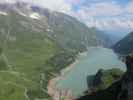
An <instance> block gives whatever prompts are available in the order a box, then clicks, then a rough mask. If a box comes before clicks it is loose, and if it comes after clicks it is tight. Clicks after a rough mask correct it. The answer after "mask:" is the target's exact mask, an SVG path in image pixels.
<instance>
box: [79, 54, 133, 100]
mask: <svg viewBox="0 0 133 100" xmlns="http://www.w3.org/2000/svg"><path fill="white" fill-rule="evenodd" d="M125 60H126V61H125V63H126V65H127V71H126V72H125V74H124V75H123V77H122V78H121V79H120V80H119V81H117V82H115V83H113V84H112V85H111V86H110V87H109V88H107V89H105V90H101V91H98V92H95V93H92V94H89V95H85V96H82V97H80V98H79V99H77V100H133V55H129V56H127V57H126V59H125Z"/></svg>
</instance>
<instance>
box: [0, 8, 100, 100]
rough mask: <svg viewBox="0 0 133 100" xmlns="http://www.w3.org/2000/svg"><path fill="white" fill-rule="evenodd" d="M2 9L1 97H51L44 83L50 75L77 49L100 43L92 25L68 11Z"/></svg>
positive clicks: (26, 99)
mask: <svg viewBox="0 0 133 100" xmlns="http://www.w3.org/2000/svg"><path fill="white" fill-rule="evenodd" d="M19 10H20V9H19ZM21 10H22V11H23V10H24V11H25V10H26V13H29V14H32V13H33V12H32V11H31V10H30V11H29V10H27V9H26V8H25V9H21ZM5 11H6V13H7V15H6V16H5V15H0V47H1V49H0V53H1V55H0V83H1V84H0V88H1V89H0V100H36V99H38V100H42V99H44V100H45V99H48V100H50V98H49V96H48V94H47V83H48V81H49V80H50V79H51V78H53V77H54V76H53V75H54V74H57V73H59V72H60V70H61V69H62V68H65V67H66V66H68V65H69V64H71V63H72V62H74V61H75V58H76V56H77V54H78V53H79V52H83V51H85V50H86V49H87V47H89V46H96V45H99V40H97V37H96V34H95V32H94V31H93V30H92V29H89V28H87V26H85V25H84V24H82V23H80V22H79V21H77V20H76V19H75V18H73V17H70V16H68V15H65V14H62V13H58V12H50V11H49V12H48V13H49V16H46V15H40V17H41V18H40V19H33V18H30V17H29V15H28V14H27V15H26V16H23V15H21V14H20V13H19V12H17V11H16V10H14V9H12V10H11V9H10V10H9V9H8V10H5ZM26 13H25V14H26ZM34 13H35V12H34Z"/></svg>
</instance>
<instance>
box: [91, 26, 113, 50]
mask: <svg viewBox="0 0 133 100" xmlns="http://www.w3.org/2000/svg"><path fill="white" fill-rule="evenodd" d="M92 30H94V32H95V33H96V36H97V37H98V38H97V39H99V42H100V44H102V45H103V46H105V47H108V48H109V47H111V46H112V45H113V44H114V40H113V39H114V38H115V36H111V34H108V33H106V32H104V31H102V30H100V29H97V28H95V27H94V28H92Z"/></svg>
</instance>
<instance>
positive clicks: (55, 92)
mask: <svg viewBox="0 0 133 100" xmlns="http://www.w3.org/2000/svg"><path fill="white" fill-rule="evenodd" d="M86 55H87V51H85V52H82V53H79V54H78V55H77V58H76V59H75V61H74V62H73V63H72V64H70V65H69V66H67V67H66V68H64V69H62V70H61V71H60V74H59V76H57V77H55V78H53V79H50V80H49V82H48V85H47V89H48V94H49V95H50V96H51V98H52V99H53V100H60V98H61V97H65V98H66V100H72V99H73V96H72V93H71V91H60V90H59V89H58V88H57V87H56V82H57V81H59V80H61V79H64V78H65V76H66V74H68V73H69V72H70V71H71V70H72V69H73V68H74V67H75V65H76V64H77V63H78V62H79V57H81V56H86Z"/></svg>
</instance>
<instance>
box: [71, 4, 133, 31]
mask: <svg viewBox="0 0 133 100" xmlns="http://www.w3.org/2000/svg"><path fill="white" fill-rule="evenodd" d="M73 16H75V17H76V18H78V19H79V20H80V21H83V22H84V23H86V24H87V25H88V27H97V28H99V29H101V30H106V31H107V30H108V31H114V32H115V31H118V30H119V31H123V32H125V33H126V32H129V31H132V30H133V2H128V3H127V4H125V5H124V6H123V5H121V4H120V3H118V2H114V1H113V2H112V1H110V2H109V1H108V2H107V1H104V2H97V3H92V4H89V5H87V6H84V5H83V6H81V7H80V9H78V10H77V11H76V12H73Z"/></svg>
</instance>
